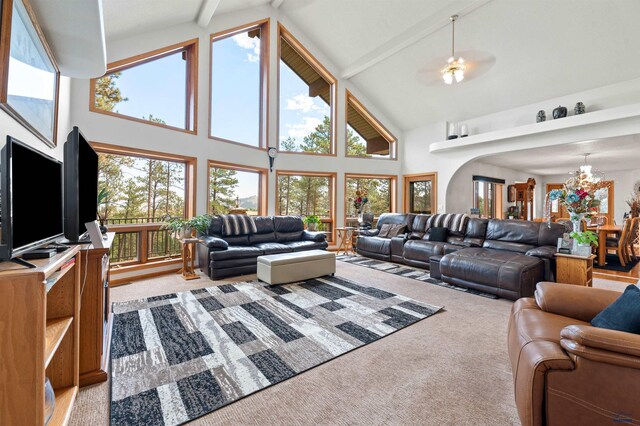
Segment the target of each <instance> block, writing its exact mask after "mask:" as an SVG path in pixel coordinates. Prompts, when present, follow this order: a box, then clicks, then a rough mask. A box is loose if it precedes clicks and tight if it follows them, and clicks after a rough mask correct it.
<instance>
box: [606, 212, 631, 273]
mask: <svg viewBox="0 0 640 426" xmlns="http://www.w3.org/2000/svg"><path fill="white" fill-rule="evenodd" d="M632 224H633V220H632V219H627V220H625V221H624V225H623V226H622V234H620V237H619V238H613V237H607V242H606V244H607V247H606V249H607V250H606V251H607V252H609V250H615V252H616V254H617V255H618V259H619V260H620V265H622V266H623V267H625V266H627V262H628V261H629V258H628V254H627V247H628V246H627V244H628V240H629V235H630V233H631V226H632Z"/></svg>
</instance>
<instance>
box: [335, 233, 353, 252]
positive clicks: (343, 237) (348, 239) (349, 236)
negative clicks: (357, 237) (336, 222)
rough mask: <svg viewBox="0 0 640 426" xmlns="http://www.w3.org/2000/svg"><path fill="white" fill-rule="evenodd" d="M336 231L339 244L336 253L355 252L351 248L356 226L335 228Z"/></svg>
mask: <svg viewBox="0 0 640 426" xmlns="http://www.w3.org/2000/svg"><path fill="white" fill-rule="evenodd" d="M336 231H337V232H338V241H339V242H340V245H339V246H338V252H337V253H336V254H340V252H341V251H344V254H345V255H347V256H348V255H349V253H351V254H356V253H355V251H354V250H353V235H354V232H355V231H356V228H351V227H348V226H347V227H344V228H336Z"/></svg>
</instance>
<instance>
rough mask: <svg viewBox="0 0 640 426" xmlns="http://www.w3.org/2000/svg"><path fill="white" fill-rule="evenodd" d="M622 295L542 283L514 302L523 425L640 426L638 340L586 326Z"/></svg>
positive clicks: (513, 353)
mask: <svg viewBox="0 0 640 426" xmlns="http://www.w3.org/2000/svg"><path fill="white" fill-rule="evenodd" d="M619 296H620V293H619V292H616V291H611V290H604V289H597V288H590V287H581V286H575V285H570V284H557V283H549V282H542V283H539V284H538V286H537V290H536V291H535V299H533V298H523V299H520V300H518V301H516V302H515V303H514V304H513V308H512V310H511V317H510V320H509V337H508V342H509V343H508V345H509V357H510V359H511V366H512V371H513V381H514V387H515V399H516V406H517V408H518V415H519V416H520V421H521V422H522V424H523V425H524V426H540V425H562V426H574V425H575V426H586V425H615V424H634V425H637V424H640V336H639V335H637V334H632V333H625V332H621V331H614V330H607V329H603V328H596V327H592V326H591V325H590V322H591V320H592V319H593V318H594V317H595V316H596V315H597V314H598V313H600V311H602V310H603V309H604V308H605V307H607V306H608V305H610V304H611V303H613V301H614V300H616V299H617V298H618V297H619Z"/></svg>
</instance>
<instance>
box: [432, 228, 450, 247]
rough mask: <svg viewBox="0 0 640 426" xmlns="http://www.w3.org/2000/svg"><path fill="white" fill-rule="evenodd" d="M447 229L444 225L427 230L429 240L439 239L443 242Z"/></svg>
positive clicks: (445, 239) (445, 238)
mask: <svg viewBox="0 0 640 426" xmlns="http://www.w3.org/2000/svg"><path fill="white" fill-rule="evenodd" d="M448 231H449V230H448V229H447V228H445V227H444V226H442V227H440V226H436V227H435V228H431V232H429V241H439V242H441V243H444V242H445V241H447V233H448Z"/></svg>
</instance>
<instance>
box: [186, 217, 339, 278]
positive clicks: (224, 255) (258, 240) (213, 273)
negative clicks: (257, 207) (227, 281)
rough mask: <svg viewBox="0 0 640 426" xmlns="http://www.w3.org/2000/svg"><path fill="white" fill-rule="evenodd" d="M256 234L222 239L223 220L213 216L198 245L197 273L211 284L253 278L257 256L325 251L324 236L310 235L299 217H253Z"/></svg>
mask: <svg viewBox="0 0 640 426" xmlns="http://www.w3.org/2000/svg"><path fill="white" fill-rule="evenodd" d="M253 220H254V223H255V225H256V231H257V232H255V233H254V232H249V233H247V234H241V235H223V226H222V219H221V218H220V217H219V216H213V217H212V218H211V221H210V223H209V227H208V229H207V232H206V234H204V235H200V243H199V244H198V245H197V247H198V249H197V251H198V262H199V264H200V269H201V270H202V271H203V272H204V273H205V274H207V275H208V276H209V278H211V279H212V280H214V279H219V278H223V277H229V276H234V275H244V274H253V273H255V272H256V270H257V262H258V260H257V259H258V256H262V255H268V254H279V253H289V252H294V251H303V250H325V249H326V248H327V247H328V245H329V244H328V243H327V241H326V235H325V234H324V233H322V232H309V231H306V230H305V229H304V223H303V222H302V218H301V217H299V216H256V217H254V218H253Z"/></svg>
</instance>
